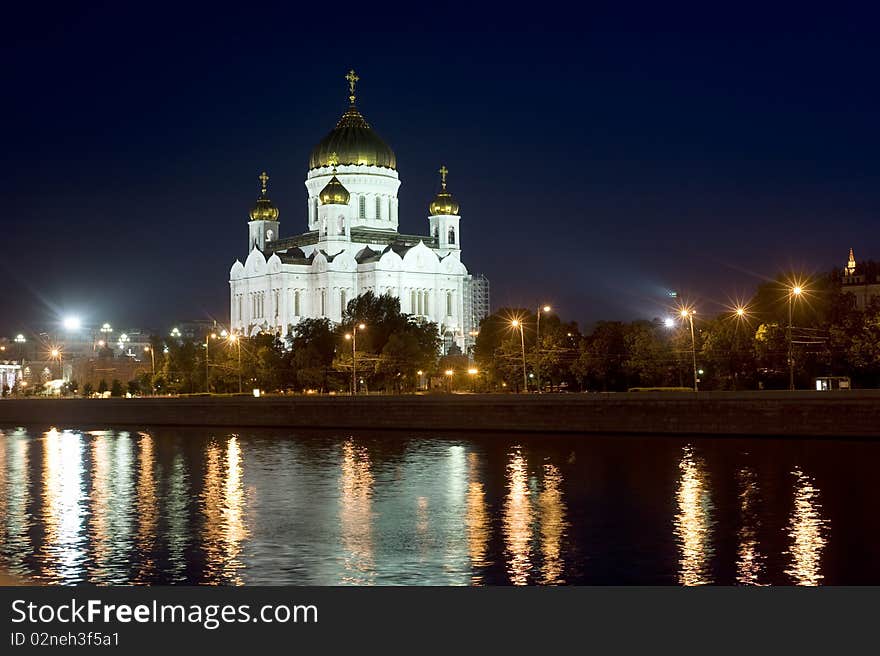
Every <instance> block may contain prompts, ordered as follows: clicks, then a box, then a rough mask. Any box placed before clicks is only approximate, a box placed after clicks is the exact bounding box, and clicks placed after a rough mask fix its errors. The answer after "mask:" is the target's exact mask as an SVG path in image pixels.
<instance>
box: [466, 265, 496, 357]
mask: <svg viewBox="0 0 880 656" xmlns="http://www.w3.org/2000/svg"><path fill="white" fill-rule="evenodd" d="M464 299H465V307H464V311H465V315H464V316H465V330H466V331H467V333H468V336H469V337H471V339H470V343H471V344H473V342H474V340H473V337H474V335H473V334H472V333H475V332H477V331H478V330H479V329H480V322H481V321H482V320H483V319H485V318H486V317H488V316H489V315H490V314H491V313H492V310H491V308H490V305H489V279H488V278H486V276H484V275H482V274H480V275H473V276H468V277H467V278H465V281H464Z"/></svg>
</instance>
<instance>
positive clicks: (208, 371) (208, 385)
mask: <svg viewBox="0 0 880 656" xmlns="http://www.w3.org/2000/svg"><path fill="white" fill-rule="evenodd" d="M175 330H177V329H176V328H175ZM211 339H217V333H210V334H208V335H205V391H206V392H207V393H208V394H210V393H211V369H210V364H209V358H208V353H209V351H210V349H209V348H208V343H209V340H211Z"/></svg>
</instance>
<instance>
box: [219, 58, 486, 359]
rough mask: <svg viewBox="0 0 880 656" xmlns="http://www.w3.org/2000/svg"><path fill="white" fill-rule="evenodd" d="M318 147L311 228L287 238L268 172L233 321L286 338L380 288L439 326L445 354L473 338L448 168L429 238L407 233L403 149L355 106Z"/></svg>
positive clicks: (236, 278) (352, 78)
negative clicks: (402, 215) (402, 226)
mask: <svg viewBox="0 0 880 656" xmlns="http://www.w3.org/2000/svg"><path fill="white" fill-rule="evenodd" d="M346 79H347V80H348V82H349V94H350V95H349V106H348V108H347V110H346V111H345V112H344V113H343V115H342V117H341V118H340V119H339V122H338V123H337V124H336V127H335V128H334V129H333V130H331V131H330V133H329V134H327V136H325V137H324V138H323V139H322V140H321V141H320V142H319V143H318V145H317V146H315V147H314V149H313V150H312V153H311V157H310V160H309V170H308V173H307V174H306V180H305V187H306V191H307V196H308V198H307V203H306V218H307V226H308V230H307V231H306V232H304V233H301V234H297V235H293V236H291V237H282V236H281V234H280V222H279V218H280V212H279V209H278V208H277V207H276V206H275V205H274V204H273V203H272V201H271V200H270V199H269V195H268V194H269V191H268V181H269V176H268V175H266V173H265V172H264V173H263V174H262V175H260V176H259V180H260V183H261V191H260V196H259V198H258V200H257V202H256V205H255V206H254V208H253V209H252V210H251V211H250V220H249V221H248V253H249V254H248V256H247V258H246V259H245V261H244V262H243V263H242V262H241V261H239V260H236V262H235V263H234V264H233V266H232V269H231V270H230V272H229V284H230V323H231V326H232V328H233V330H235V331H238V332H241V333H244V334H248V335H252V334H254V333H257V332H260V331H264V332H274V333H278V334H282V335H285V334H287V333H288V332H290V331H291V329H292V328H293V327H294V326H295V325H296V324H297V323H298V322H300V321H302V320H303V319H306V318H320V317H326V318H328V319H330V320H332V321H335V322H339V321H341V318H342V313H343V310H344V309H345V307H346V305H347V304H348V302H349V301H350V300H351V299H353V298H355V297H356V296H358V295H360V294H363V293H365V292H368V291H371V292H373V293H374V294H376V295H377V296H378V295H382V294H390V295H392V296H394V297H397V298H399V299H400V305H401V311H402V312H404V313H407V314H411V315H416V316H420V317H424V318H425V319H427V320H429V321H432V322H436V323H437V325H438V327H439V330H440V333H441V336H442V338H443V341H444V344H445V347H446V349H447V350H448V349H449V348H450V347H451V346H452V345H453V344H454V345H457V346H458V347H459V348H461V349H465V348H466V346H467V345H468V342H469V340H470V336H469V334H468V333H469V332H470V328H471V327H472V316H471V315H470V314H467V313H466V311H465V308H466V307H470V306H471V305H472V303H471V302H470V301H469V300H468V299H466V298H465V296H466V294H467V292H468V290H469V289H470V288H469V287H467V286H466V281H467V280H468V279H469V278H470V276H469V274H468V270H467V268H466V267H465V266H464V264H462V262H461V232H460V221H461V215H460V207H459V204H458V202H457V201H456V199H455V198H454V197H453V195H452V192H451V191H450V190H449V189H448V187H447V179H446V178H447V174H448V170H447V168H446V167H445V166H441V167H440V190H439V191H438V193H437V195H436V196H435V197H434V199H433V201H432V202H431V203H430V204H429V206H428V217H427V219H428V226H427V227H428V231H429V234H427V235H408V234H402V233H400V232H399V231H398V209H399V208H398V198H397V192H398V189H399V188H400V177H399V175H398V171H397V159H396V156H395V154H394V151H392V150H391V148H390V147H389V146H388V145H387V144H386V143H385V142H384V141H383V140H382V139H381V138H380V137H379V135H378V134H377V133H376V132H375V131H374V130H373V129H372V128H371V127H370V125H369V124H368V123H367V121H366V119H365V118H364V117H363V115H362V114H361V113H360V111H359V110H358V108H357V107H356V105H355V82H357V80H358V78H357V76H356V75H355V74H354V71H351V72H350V73H349V74H348V75H347V76H346Z"/></svg>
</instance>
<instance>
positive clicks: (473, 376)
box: [468, 367, 480, 394]
mask: <svg viewBox="0 0 880 656" xmlns="http://www.w3.org/2000/svg"><path fill="white" fill-rule="evenodd" d="M478 373H480V372H479V370H478V369H476V368H474V367H471V368H470V369H468V375H469V376H470V377H471V392H473V393H474V394H476V393H477V374H478Z"/></svg>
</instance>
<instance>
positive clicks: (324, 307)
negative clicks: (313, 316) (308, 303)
mask: <svg viewBox="0 0 880 656" xmlns="http://www.w3.org/2000/svg"><path fill="white" fill-rule="evenodd" d="M321 316H322V317H324V316H327V292H326V291H325V290H323V289H322V290H321Z"/></svg>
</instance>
